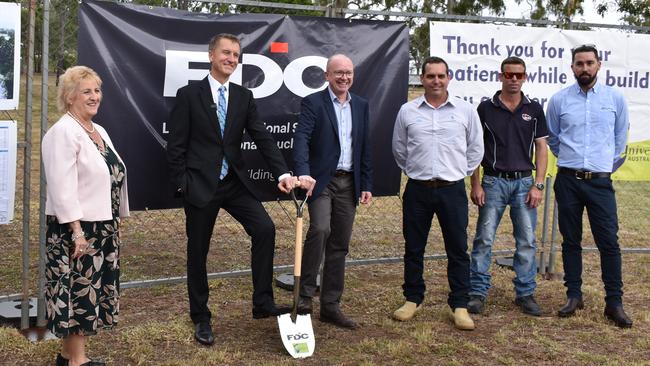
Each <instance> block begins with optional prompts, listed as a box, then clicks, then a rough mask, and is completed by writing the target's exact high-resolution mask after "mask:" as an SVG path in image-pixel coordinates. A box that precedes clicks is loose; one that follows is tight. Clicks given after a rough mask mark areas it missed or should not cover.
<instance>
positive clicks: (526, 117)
mask: <svg viewBox="0 0 650 366" xmlns="http://www.w3.org/2000/svg"><path fill="white" fill-rule="evenodd" d="M521 119H523V120H524V121H526V122H528V121H530V120H532V119H533V117H531V116H530V115H528V114H526V113H522V114H521Z"/></svg>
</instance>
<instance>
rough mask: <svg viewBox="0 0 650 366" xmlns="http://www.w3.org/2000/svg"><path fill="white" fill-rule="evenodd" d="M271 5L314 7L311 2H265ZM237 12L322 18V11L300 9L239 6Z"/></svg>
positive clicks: (282, 0)
mask: <svg viewBox="0 0 650 366" xmlns="http://www.w3.org/2000/svg"><path fill="white" fill-rule="evenodd" d="M264 1H265V2H271V3H282V4H295V5H314V3H313V2H312V1H311V0H264ZM235 11H236V12H237V13H265V14H285V15H306V16H321V15H323V12H321V11H310V10H298V9H282V8H265V7H258V6H248V5H237V6H236V9H235Z"/></svg>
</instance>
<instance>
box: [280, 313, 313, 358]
mask: <svg viewBox="0 0 650 366" xmlns="http://www.w3.org/2000/svg"><path fill="white" fill-rule="evenodd" d="M278 326H279V327H280V336H281V337H282V344H284V348H286V349H287V352H289V354H290V355H291V357H293V358H305V357H310V356H311V355H312V354H314V347H315V346H316V339H315V338H314V328H313V327H312V325H311V316H310V315H309V314H305V315H298V316H296V322H295V323H294V322H293V321H291V314H282V315H280V316H278Z"/></svg>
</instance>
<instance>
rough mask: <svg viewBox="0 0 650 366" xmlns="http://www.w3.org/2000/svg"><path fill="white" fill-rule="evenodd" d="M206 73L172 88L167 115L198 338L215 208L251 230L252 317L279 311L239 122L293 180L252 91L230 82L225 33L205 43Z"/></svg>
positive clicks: (207, 330)
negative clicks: (172, 102) (172, 101)
mask: <svg viewBox="0 0 650 366" xmlns="http://www.w3.org/2000/svg"><path fill="white" fill-rule="evenodd" d="M208 49H209V58H210V73H209V74H208V76H207V77H206V78H205V79H203V80H201V81H200V82H198V83H193V84H190V85H187V86H184V87H182V88H180V89H178V92H177V93H176V105H175V106H174V108H173V109H172V112H171V116H170V130H169V138H168V140H167V161H168V164H169V171H170V176H171V179H172V183H173V185H174V189H175V192H176V194H177V196H180V197H182V198H183V206H184V209H185V218H186V231H187V290H188V293H189V299H190V317H191V318H192V321H193V322H194V324H195V326H196V329H195V334H194V337H195V338H196V340H197V341H198V342H199V343H202V344H206V345H210V344H212V343H213V342H214V337H213V335H212V328H211V326H210V318H211V313H210V310H209V309H208V296H209V288H208V279H207V271H206V258H207V255H208V250H209V248H210V239H211V237H212V231H213V229H214V223H215V220H216V218H217V214H218V213H219V209H221V208H223V209H225V210H226V211H227V212H228V213H229V214H230V215H232V217H233V218H235V220H237V221H239V223H241V224H242V226H243V227H244V229H245V230H246V233H247V234H248V235H250V237H251V244H252V246H251V269H252V272H253V273H252V274H253V318H255V319H259V318H267V317H269V316H276V315H279V314H280V313H281V312H282V311H283V309H281V308H278V307H276V305H275V302H274V300H273V288H272V279H273V251H274V248H275V226H274V225H273V221H271V218H270V217H269V215H268V214H267V213H266V211H265V210H264V207H263V206H262V204H261V203H260V201H259V200H258V199H257V197H256V196H255V192H254V190H253V186H252V184H251V182H250V181H249V179H248V175H247V173H246V166H245V165H244V161H243V158H242V150H241V142H242V139H243V134H244V129H245V130H246V131H247V132H248V135H249V136H250V137H251V138H252V139H253V141H254V142H255V144H256V145H257V147H258V151H259V152H260V153H261V154H262V156H263V157H264V159H265V160H266V163H267V164H268V166H269V168H270V169H271V172H272V173H273V176H274V177H276V178H277V179H278V181H279V182H280V183H278V188H279V189H280V190H281V191H283V192H285V193H288V192H289V191H290V190H291V189H292V188H293V186H294V183H296V181H295V178H294V177H292V176H291V175H290V174H289V173H288V172H289V169H288V168H287V165H286V163H285V161H284V158H283V157H282V154H281V153H280V150H279V149H278V147H277V145H276V143H275V141H274V140H273V137H272V136H271V134H270V133H269V132H268V131H267V130H266V128H265V127H264V124H263V123H262V122H261V121H260V120H259V119H258V117H257V109H256V107H255V100H254V99H253V93H251V91H250V90H248V89H246V88H244V87H242V86H239V85H237V84H233V83H231V82H229V80H228V79H229V77H230V75H232V73H233V72H234V71H235V69H236V68H237V64H238V62H239V55H240V53H241V46H240V43H239V39H238V38H237V37H235V36H234V35H232V34H219V35H216V36H214V37H213V38H212V39H211V40H210V44H209V47H208Z"/></svg>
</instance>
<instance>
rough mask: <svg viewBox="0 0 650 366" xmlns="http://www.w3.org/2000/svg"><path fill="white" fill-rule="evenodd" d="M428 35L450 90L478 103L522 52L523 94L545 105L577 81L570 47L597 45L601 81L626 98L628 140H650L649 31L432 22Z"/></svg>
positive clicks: (496, 84)
mask: <svg viewBox="0 0 650 366" xmlns="http://www.w3.org/2000/svg"><path fill="white" fill-rule="evenodd" d="M430 36H431V55H432V56H438V57H442V58H443V59H444V60H445V61H447V63H448V64H449V70H450V72H451V73H452V80H451V82H450V83H449V91H450V93H451V94H452V95H456V96H460V97H462V98H464V99H465V100H467V101H469V102H471V103H473V104H475V105H476V106H478V104H479V103H480V102H481V100H483V99H485V98H490V97H492V96H493V95H494V93H495V92H496V91H497V90H499V89H501V83H500V82H499V79H498V76H499V71H500V66H501V61H503V60H504V59H505V58H507V57H510V56H518V57H520V58H522V59H523V60H524V61H525V62H526V72H527V73H528V78H527V80H526V83H525V84H524V86H523V91H524V93H525V94H527V95H528V96H529V97H530V98H533V99H535V100H537V101H538V102H539V103H540V104H542V106H543V107H544V109H546V106H547V104H548V100H549V98H550V97H551V96H552V95H553V94H555V93H556V92H557V91H559V90H560V89H562V88H564V87H566V86H568V85H571V84H573V83H575V78H574V76H573V72H572V71H571V49H572V48H575V47H578V46H580V45H584V44H593V45H595V46H596V48H597V49H598V51H599V52H600V58H601V60H602V67H601V69H600V71H599V73H598V80H599V82H602V83H605V84H607V85H611V86H614V87H616V88H618V89H619V90H620V91H621V92H623V94H624V95H625V98H626V100H627V101H628V106H629V110H630V138H629V142H638V141H647V140H650V123H647V121H648V120H649V119H650V89H649V88H648V87H649V85H648V84H649V82H650V80H649V79H650V56H649V54H648V53H646V52H647V48H648V45H650V36H649V35H643V34H628V33H623V32H620V31H614V30H602V31H571V30H560V29H554V28H537V27H518V26H506V25H491V24H462V23H446V22H432V23H431V34H430Z"/></svg>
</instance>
